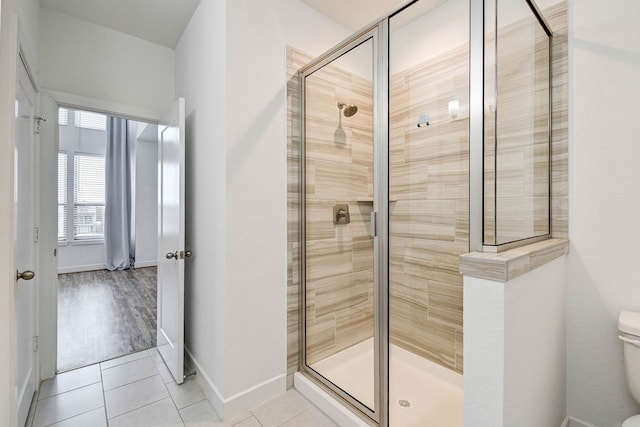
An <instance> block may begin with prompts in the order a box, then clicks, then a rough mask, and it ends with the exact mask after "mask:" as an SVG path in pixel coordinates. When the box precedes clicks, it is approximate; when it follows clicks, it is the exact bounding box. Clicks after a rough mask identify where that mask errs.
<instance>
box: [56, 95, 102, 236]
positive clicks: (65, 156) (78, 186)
mask: <svg viewBox="0 0 640 427" xmlns="http://www.w3.org/2000/svg"><path fill="white" fill-rule="evenodd" d="M106 122H107V116H105V115H104V114H99V113H94V112H90V111H78V110H73V109H68V108H60V109H59V110H58V125H59V126H58V131H59V136H60V151H59V153H58V241H59V242H78V241H96V240H98V241H100V240H102V239H104V216H105V188H104V185H105V158H104V153H105V144H106V132H105V129H106Z"/></svg>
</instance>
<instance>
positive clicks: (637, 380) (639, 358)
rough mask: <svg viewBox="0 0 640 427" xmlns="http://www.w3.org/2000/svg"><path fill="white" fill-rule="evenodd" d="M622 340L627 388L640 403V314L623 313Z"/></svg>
mask: <svg viewBox="0 0 640 427" xmlns="http://www.w3.org/2000/svg"><path fill="white" fill-rule="evenodd" d="M618 329H619V330H620V332H622V334H621V335H620V339H621V340H622V342H623V344H624V365H625V373H626V379H627V386H628V387H629V390H630V391H631V395H632V396H633V398H634V399H635V400H636V402H638V403H640V313H634V312H631V311H623V312H621V313H620V316H619V317H618Z"/></svg>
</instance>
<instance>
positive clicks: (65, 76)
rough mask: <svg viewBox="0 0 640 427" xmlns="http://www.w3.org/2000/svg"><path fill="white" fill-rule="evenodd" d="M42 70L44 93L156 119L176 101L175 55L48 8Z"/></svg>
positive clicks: (43, 17) (42, 16) (43, 22)
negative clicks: (111, 105)
mask: <svg viewBox="0 0 640 427" xmlns="http://www.w3.org/2000/svg"><path fill="white" fill-rule="evenodd" d="M40 66H41V81H42V86H43V87H44V88H47V89H50V90H52V91H58V92H64V93H67V94H73V95H76V96H80V97H86V98H93V99H98V100H101V101H105V102H110V103H115V104H123V105H128V106H134V107H139V108H141V109H143V110H148V111H151V112H153V113H154V115H155V117H156V118H157V117H160V116H161V115H162V114H164V112H165V110H167V109H168V108H169V107H170V106H171V105H172V103H173V101H174V100H175V97H174V89H175V87H174V51H173V50H172V49H169V48H167V47H164V46H160V45H157V44H155V43H151V42H148V41H146V40H142V39H139V38H137V37H133V36H129V35H126V34H123V33H120V32H118V31H114V30H111V29H108V28H105V27H101V26H99V25H95V24H92V23H90V22H87V21H82V20H79V19H76V18H73V17H71V16H68V15H64V14H61V13H58V12H54V11H52V10H49V9H46V8H44V7H43V8H42V10H41V12H40ZM79 106H81V107H87V105H79Z"/></svg>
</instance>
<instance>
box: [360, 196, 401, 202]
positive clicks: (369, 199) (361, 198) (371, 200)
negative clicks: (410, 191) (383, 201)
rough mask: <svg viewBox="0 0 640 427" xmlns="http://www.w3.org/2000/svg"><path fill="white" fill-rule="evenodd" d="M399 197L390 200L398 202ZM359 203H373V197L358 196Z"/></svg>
mask: <svg viewBox="0 0 640 427" xmlns="http://www.w3.org/2000/svg"><path fill="white" fill-rule="evenodd" d="M397 201H398V199H389V202H397ZM356 202H357V203H373V197H357V198H356Z"/></svg>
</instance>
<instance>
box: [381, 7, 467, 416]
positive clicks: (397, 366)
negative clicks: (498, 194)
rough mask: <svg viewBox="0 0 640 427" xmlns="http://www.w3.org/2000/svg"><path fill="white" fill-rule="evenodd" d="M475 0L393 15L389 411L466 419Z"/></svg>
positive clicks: (390, 41) (390, 129)
mask: <svg viewBox="0 0 640 427" xmlns="http://www.w3.org/2000/svg"><path fill="white" fill-rule="evenodd" d="M468 27H469V1H468V0H440V1H436V2H430V1H418V2H416V3H414V4H412V5H411V6H409V7H407V8H406V9H403V10H401V11H400V12H398V13H397V14H395V15H393V16H392V17H391V18H389V200H390V203H389V417H390V425H391V426H406V427H413V426H416V427H417V426H448V427H456V426H460V427H461V426H462V375H461V374H462V368H463V358H462V347H463V344H462V340H463V325H462V318H463V307H462V305H463V298H462V296H463V295H462V289H463V288H462V275H461V274H460V273H459V256H460V255H461V254H464V253H466V252H468V251H469V29H468Z"/></svg>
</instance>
